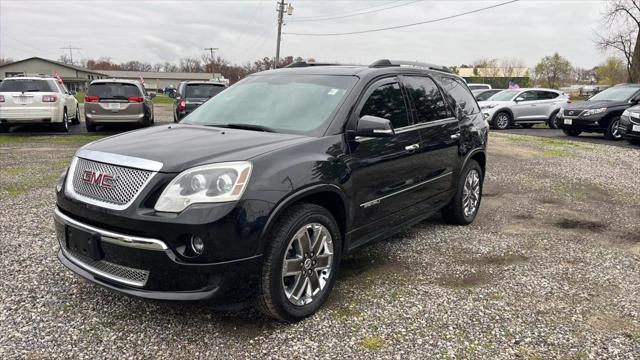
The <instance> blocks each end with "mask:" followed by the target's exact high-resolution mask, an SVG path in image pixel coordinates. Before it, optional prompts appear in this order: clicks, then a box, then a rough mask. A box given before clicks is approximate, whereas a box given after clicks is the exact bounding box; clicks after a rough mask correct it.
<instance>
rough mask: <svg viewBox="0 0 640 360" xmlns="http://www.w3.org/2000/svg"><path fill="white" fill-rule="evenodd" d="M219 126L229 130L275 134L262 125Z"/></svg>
mask: <svg viewBox="0 0 640 360" xmlns="http://www.w3.org/2000/svg"><path fill="white" fill-rule="evenodd" d="M219 126H221V127H227V128H231V129H241V130H254V131H264V132H276V131H275V130H273V129H272V128H269V127H266V126H262V125H251V124H237V123H232V124H226V125H219Z"/></svg>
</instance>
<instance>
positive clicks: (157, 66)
mask: <svg viewBox="0 0 640 360" xmlns="http://www.w3.org/2000/svg"><path fill="white" fill-rule="evenodd" d="M163 66H164V64H162V63H155V64H153V66H152V67H151V70H152V71H155V72H160V71H162V67H163Z"/></svg>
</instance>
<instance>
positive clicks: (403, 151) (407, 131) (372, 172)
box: [348, 77, 423, 246]
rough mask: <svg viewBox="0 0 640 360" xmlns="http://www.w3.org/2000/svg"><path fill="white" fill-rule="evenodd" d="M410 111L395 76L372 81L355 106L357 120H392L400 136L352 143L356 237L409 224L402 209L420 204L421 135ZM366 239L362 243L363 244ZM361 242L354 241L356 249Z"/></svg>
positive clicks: (350, 146)
mask: <svg viewBox="0 0 640 360" xmlns="http://www.w3.org/2000/svg"><path fill="white" fill-rule="evenodd" d="M409 111H410V110H409V106H408V103H407V101H406V98H405V94H404V92H403V90H402V87H401V85H400V82H399V80H398V79H397V78H395V77H393V78H387V79H383V80H380V81H377V82H375V83H373V84H372V85H371V86H370V87H369V88H368V89H367V90H366V91H365V93H364V96H363V97H362V99H361V100H360V102H359V104H358V105H357V107H356V111H355V115H354V116H355V118H356V120H357V119H359V118H360V117H362V116H364V115H372V116H377V117H381V118H385V119H388V120H390V121H391V123H392V125H393V127H394V129H395V131H396V135H395V136H392V137H384V138H364V137H357V138H355V139H353V140H352V141H350V143H349V148H350V153H351V156H350V158H349V160H348V164H349V167H350V168H351V171H352V175H351V176H352V182H353V191H352V197H353V201H352V204H353V205H352V206H353V208H352V213H353V214H354V219H353V227H354V239H358V238H360V235H365V234H370V233H371V226H374V227H376V228H379V229H378V230H385V229H388V228H391V227H393V226H394V225H398V224H399V223H402V222H404V221H406V220H407V219H408V218H410V216H411V214H408V213H407V212H405V211H402V210H404V209H407V208H410V207H411V205H413V204H415V203H416V202H419V201H420V200H422V199H421V198H420V197H418V196H416V192H415V190H416V185H417V184H418V183H419V182H420V181H421V174H422V173H423V171H422V164H420V162H419V159H418V157H417V156H416V154H417V149H418V148H419V146H420V134H419V131H418V129H416V128H415V127H412V126H411V125H413V122H412V120H411V115H410V113H409ZM354 122H357V121H354ZM381 232H382V231H376V232H374V233H381ZM366 240H367V239H361V241H362V242H364V241H366ZM358 244H359V242H356V243H355V244H354V246H357V245H358Z"/></svg>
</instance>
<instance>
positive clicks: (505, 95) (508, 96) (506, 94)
mask: <svg viewBox="0 0 640 360" xmlns="http://www.w3.org/2000/svg"><path fill="white" fill-rule="evenodd" d="M519 92H520V90H503V91H500V92H499V93H497V94H495V95H493V96H492V97H490V98H489V100H491V101H511V100H512V99H513V97H514V96H516V95H517V94H518V93H519Z"/></svg>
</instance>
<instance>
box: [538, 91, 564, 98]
mask: <svg viewBox="0 0 640 360" xmlns="http://www.w3.org/2000/svg"><path fill="white" fill-rule="evenodd" d="M536 93H537V94H538V100H551V99H555V98H557V97H558V96H560V94H558V93H554V92H551V91H536Z"/></svg>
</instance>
